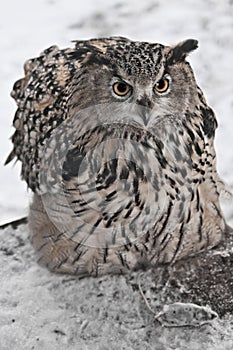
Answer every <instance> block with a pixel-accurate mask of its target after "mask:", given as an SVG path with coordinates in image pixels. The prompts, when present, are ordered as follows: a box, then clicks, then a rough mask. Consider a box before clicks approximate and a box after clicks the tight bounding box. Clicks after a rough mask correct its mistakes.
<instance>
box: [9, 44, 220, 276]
mask: <svg viewBox="0 0 233 350" xmlns="http://www.w3.org/2000/svg"><path fill="white" fill-rule="evenodd" d="M196 47H197V42H196V41H195V40H186V41H184V42H181V43H179V44H178V45H175V46H173V47H170V46H164V45H161V44H151V43H145V42H133V41H130V40H128V39H125V38H118V37H113V38H105V39H93V40H88V41H78V42H76V45H75V48H72V49H71V48H69V49H64V50H60V49H59V48H58V47H56V46H52V47H51V48H49V49H47V50H45V51H44V52H42V54H41V55H40V56H39V57H37V58H35V59H31V60H29V61H27V62H26V64H25V77H24V78H23V79H21V80H19V81H17V82H16V83H15V85H14V88H13V92H12V96H13V97H14V99H15V100H16V102H17V105H18V109H17V112H16V115H15V119H14V127H15V129H16V130H15V133H14V135H13V137H12V141H13V144H14V148H13V151H12V153H11V154H10V155H9V157H8V160H7V162H9V161H11V160H12V159H13V158H14V157H17V159H19V160H20V161H21V162H22V178H23V179H24V180H25V181H26V182H27V184H28V186H29V187H30V188H31V190H32V191H33V192H34V199H33V203H32V204H31V206H30V216H29V225H30V231H31V238H32V243H33V245H34V246H35V248H36V251H37V252H38V256H39V261H40V263H42V264H43V265H46V266H47V267H48V268H49V269H50V270H53V271H56V272H67V273H73V274H80V275H93V276H96V275H99V274H104V273H121V272H125V271H127V270H133V269H137V268H140V267H146V266H151V265H156V264H160V263H172V262H174V261H176V260H177V259H180V258H183V257H186V256H188V255H191V254H195V253H198V252H200V251H202V250H204V249H208V248H211V247H213V246H215V245H216V244H218V243H219V242H220V241H221V239H222V237H223V235H224V231H225V227H226V224H225V220H224V218H223V216H222V212H221V208H220V205H219V194H220V192H221V189H222V188H223V187H224V186H223V183H222V181H221V180H220V179H219V177H218V174H217V172H216V156H215V150H214V144H213V142H214V135H215V129H216V127H217V122H216V118H215V115H214V112H213V111H212V109H211V108H210V107H209V106H208V105H207V103H206V101H205V98H204V96H203V94H202V91H201V90H200V88H199V87H198V86H197V84H196V82H195V78H194V75H193V72H192V69H191V67H190V65H189V63H188V62H187V61H186V56H187V54H188V53H189V52H191V51H192V50H194V49H196Z"/></svg>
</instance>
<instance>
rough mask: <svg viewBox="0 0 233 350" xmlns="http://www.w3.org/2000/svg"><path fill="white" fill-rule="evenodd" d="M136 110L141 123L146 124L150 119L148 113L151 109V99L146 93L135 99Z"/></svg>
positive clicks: (149, 113)
mask: <svg viewBox="0 0 233 350" xmlns="http://www.w3.org/2000/svg"><path fill="white" fill-rule="evenodd" d="M136 103H137V105H138V106H137V110H138V114H139V116H140V118H141V119H142V121H143V124H144V125H145V126H147V124H148V123H149V121H150V115H151V110H152V104H153V103H152V101H151V99H150V98H149V96H148V95H146V94H145V95H143V96H142V97H141V98H140V99H137V101H136Z"/></svg>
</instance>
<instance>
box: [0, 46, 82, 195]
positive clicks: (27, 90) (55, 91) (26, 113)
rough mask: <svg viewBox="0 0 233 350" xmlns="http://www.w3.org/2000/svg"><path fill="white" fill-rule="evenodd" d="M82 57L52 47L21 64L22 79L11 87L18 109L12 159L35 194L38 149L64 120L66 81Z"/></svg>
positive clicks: (73, 50)
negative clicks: (18, 161) (20, 167)
mask: <svg viewBox="0 0 233 350" xmlns="http://www.w3.org/2000/svg"><path fill="white" fill-rule="evenodd" d="M83 57H84V54H83V53H82V52H79V50H77V49H64V50H60V49H59V48H58V47H57V46H52V47H50V48H48V49H46V50H45V51H43V52H42V53H41V55H40V56H39V57H37V58H33V59H30V60H28V61H27V62H26V63H25V65H24V73H25V76H24V77H23V78H22V79H20V80H18V81H17V82H16V83H15V84H14V87H13V91H12V93H11V96H12V97H13V98H14V99H15V101H16V103H17V106H18V109H17V111H16V114H15V117H14V121H13V126H14V128H15V132H14V134H13V136H12V142H13V145H14V146H13V150H12V152H11V153H10V155H9V156H8V158H7V160H6V164H7V163H9V162H10V161H11V160H12V159H13V158H15V157H16V158H17V159H19V160H21V162H22V173H21V174H22V178H23V179H24V180H26V181H27V183H28V186H29V187H30V188H31V189H32V190H33V191H35V192H37V190H38V180H37V177H38V171H39V168H40V161H39V148H40V146H41V145H43V144H44V143H45V141H46V139H47V138H49V137H50V135H51V133H52V131H53V130H54V129H55V128H56V127H57V126H58V125H59V124H60V123H62V121H64V120H65V119H66V118H67V110H66V109H67V103H66V101H67V98H68V95H69V91H68V88H69V82H70V81H71V79H72V76H73V74H74V72H77V71H78V70H79V68H80V63H81V61H82V60H83Z"/></svg>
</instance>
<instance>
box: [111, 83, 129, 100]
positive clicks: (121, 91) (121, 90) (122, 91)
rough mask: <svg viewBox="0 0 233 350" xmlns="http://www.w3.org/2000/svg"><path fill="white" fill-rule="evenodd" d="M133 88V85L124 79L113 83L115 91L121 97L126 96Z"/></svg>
mask: <svg viewBox="0 0 233 350" xmlns="http://www.w3.org/2000/svg"><path fill="white" fill-rule="evenodd" d="M130 90H131V86H129V85H128V84H126V83H125V82H123V81H118V82H116V83H115V84H113V91H114V93H115V94H116V95H118V96H120V97H124V96H126V95H127V94H128V93H129V92H130Z"/></svg>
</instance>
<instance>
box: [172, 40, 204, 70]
mask: <svg viewBox="0 0 233 350" xmlns="http://www.w3.org/2000/svg"><path fill="white" fill-rule="evenodd" d="M197 47H198V41H197V40H194V39H187V40H185V41H181V42H180V43H178V44H177V45H175V46H173V47H172V48H171V50H170V55H169V58H168V64H172V63H175V62H180V61H183V60H184V59H185V57H186V56H187V55H188V54H189V53H190V52H191V51H193V50H196V49H197Z"/></svg>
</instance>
